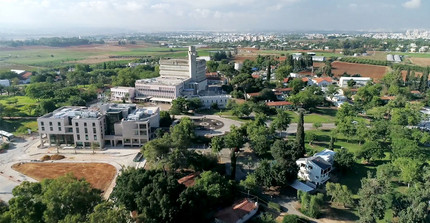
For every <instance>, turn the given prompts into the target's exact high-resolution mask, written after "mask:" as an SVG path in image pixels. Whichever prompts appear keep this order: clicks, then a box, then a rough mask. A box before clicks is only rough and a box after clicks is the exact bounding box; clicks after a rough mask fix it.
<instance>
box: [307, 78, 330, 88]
mask: <svg viewBox="0 0 430 223" xmlns="http://www.w3.org/2000/svg"><path fill="white" fill-rule="evenodd" d="M312 82H313V84H315V85H317V86H318V87H328V86H329V85H330V84H332V83H333V82H334V81H333V79H332V78H331V77H317V78H314V79H312Z"/></svg>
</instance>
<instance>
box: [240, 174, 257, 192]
mask: <svg viewBox="0 0 430 223" xmlns="http://www.w3.org/2000/svg"><path fill="white" fill-rule="evenodd" d="M240 186H241V187H243V188H244V189H245V190H247V191H251V192H254V191H256V190H257V188H258V186H259V184H258V183H257V177H256V176H255V174H248V175H247V176H246V179H245V180H241V181H240Z"/></svg>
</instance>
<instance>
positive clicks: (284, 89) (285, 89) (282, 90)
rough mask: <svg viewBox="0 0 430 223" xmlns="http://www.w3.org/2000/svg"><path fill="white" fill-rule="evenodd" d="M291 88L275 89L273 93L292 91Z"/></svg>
mask: <svg viewBox="0 0 430 223" xmlns="http://www.w3.org/2000/svg"><path fill="white" fill-rule="evenodd" d="M292 90H293V88H290V87H287V88H275V91H280V92H284V91H292Z"/></svg>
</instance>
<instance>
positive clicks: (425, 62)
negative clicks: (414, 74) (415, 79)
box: [409, 57, 430, 67]
mask: <svg viewBox="0 0 430 223" xmlns="http://www.w3.org/2000/svg"><path fill="white" fill-rule="evenodd" d="M409 60H410V61H411V62H412V63H413V64H415V65H418V66H423V67H426V66H430V58H418V57H412V58H409Z"/></svg>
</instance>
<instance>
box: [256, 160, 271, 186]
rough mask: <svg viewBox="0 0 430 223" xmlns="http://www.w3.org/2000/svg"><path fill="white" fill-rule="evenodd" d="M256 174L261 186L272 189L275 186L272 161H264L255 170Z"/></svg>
mask: <svg viewBox="0 0 430 223" xmlns="http://www.w3.org/2000/svg"><path fill="white" fill-rule="evenodd" d="M254 174H255V178H256V179H257V181H258V183H259V184H260V185H261V186H264V187H271V186H273V185H274V177H273V172H272V167H271V163H270V161H268V160H262V161H261V162H260V163H259V164H258V166H257V168H256V169H255V172H254Z"/></svg>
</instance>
